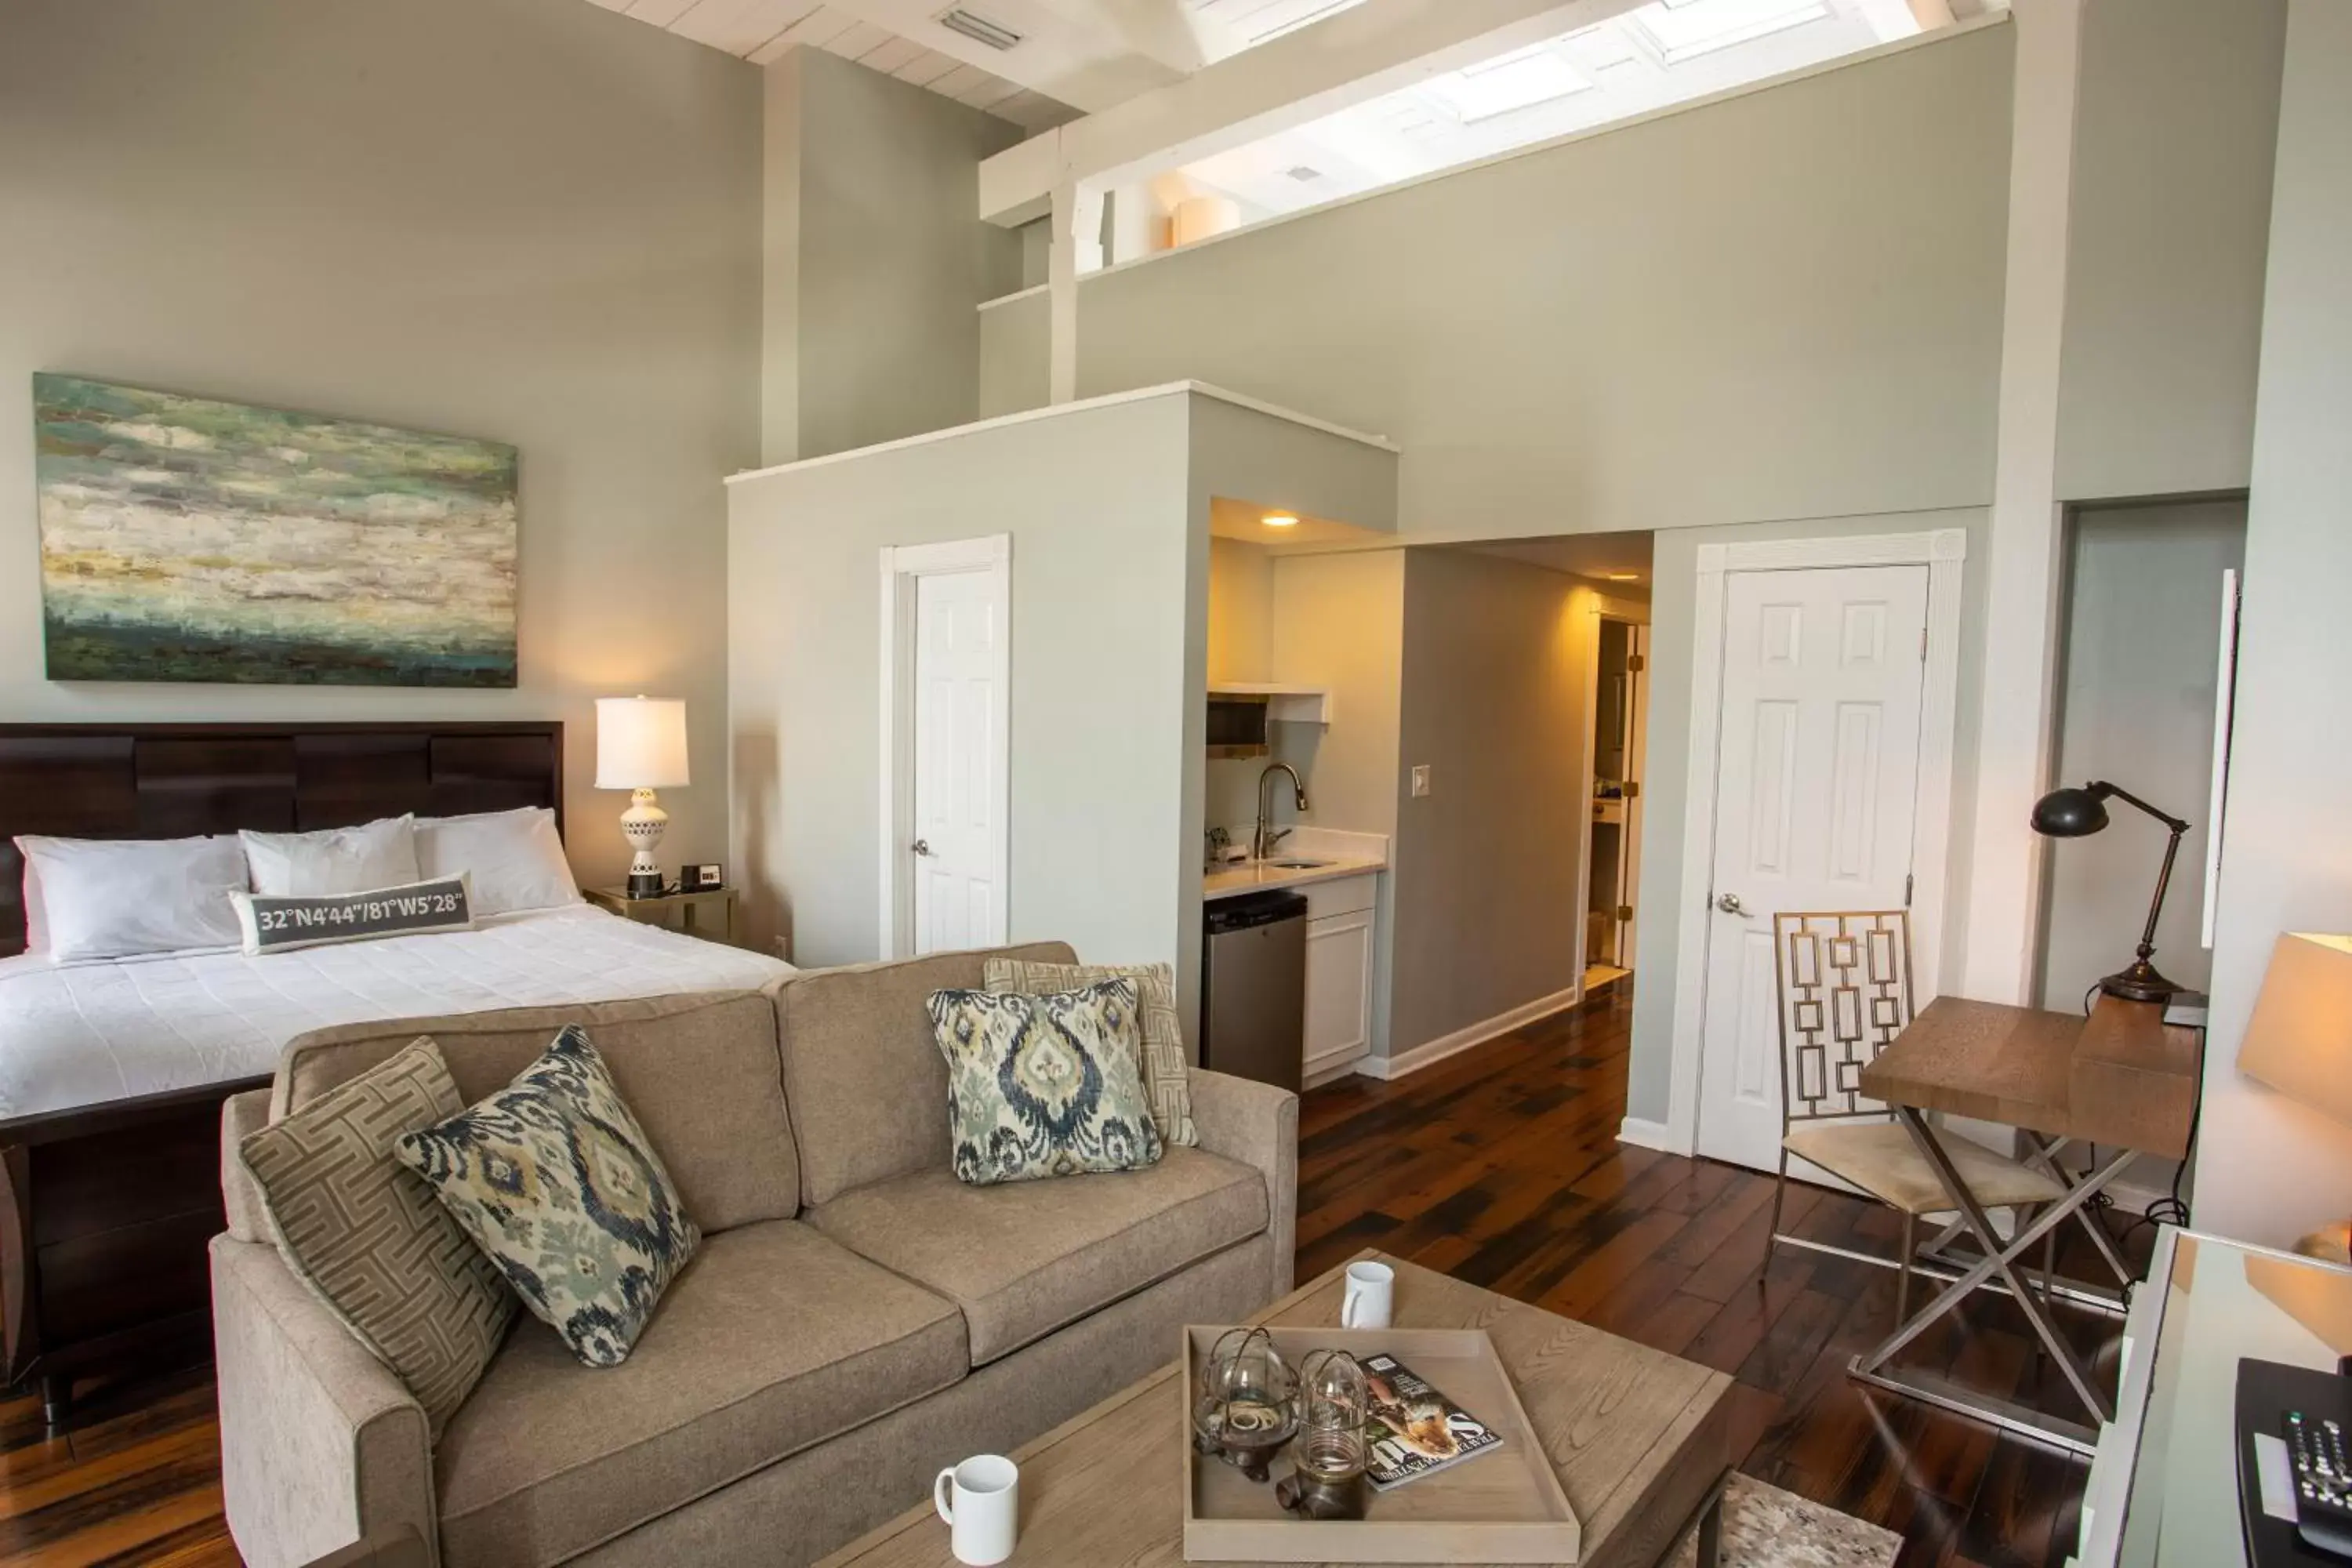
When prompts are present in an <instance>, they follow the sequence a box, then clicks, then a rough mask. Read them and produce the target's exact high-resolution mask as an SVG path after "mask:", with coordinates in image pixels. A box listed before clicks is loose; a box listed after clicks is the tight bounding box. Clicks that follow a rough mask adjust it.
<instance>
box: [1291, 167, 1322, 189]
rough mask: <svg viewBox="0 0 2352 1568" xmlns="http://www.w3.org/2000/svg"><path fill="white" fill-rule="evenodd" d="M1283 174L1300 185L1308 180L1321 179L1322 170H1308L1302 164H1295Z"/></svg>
mask: <svg viewBox="0 0 2352 1568" xmlns="http://www.w3.org/2000/svg"><path fill="white" fill-rule="evenodd" d="M1283 173H1284V174H1288V175H1289V176H1290V177H1291V178H1292V179H1294V180H1297V181H1298V182H1299V183H1300V184H1305V183H1306V182H1307V181H1308V180H1319V179H1321V178H1322V177H1323V171H1322V170H1320V169H1310V168H1308V167H1307V165H1306V164H1304V163H1298V164H1295V165H1293V166H1292V167H1290V168H1288V169H1285V170H1284V171H1283Z"/></svg>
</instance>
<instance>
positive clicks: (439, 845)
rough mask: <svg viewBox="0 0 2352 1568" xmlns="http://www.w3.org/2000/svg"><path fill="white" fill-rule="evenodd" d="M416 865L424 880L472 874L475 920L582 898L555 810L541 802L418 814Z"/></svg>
mask: <svg viewBox="0 0 2352 1568" xmlns="http://www.w3.org/2000/svg"><path fill="white" fill-rule="evenodd" d="M416 869H417V871H418V873H419V875H420V878H421V879H423V880H425V881H434V880H437V879H440V878H443V877H455V876H457V874H458V873H460V872H463V873H465V874H466V875H467V877H469V878H471V879H472V882H473V895H474V917H475V918H476V919H477V920H478V919H480V918H481V917H482V916H484V915H510V914H514V913H517V912H518V911H520V910H551V909H556V908H560V907H561V906H562V905H565V904H576V903H579V902H581V901H582V900H581V897H580V884H579V883H578V882H577V881H576V880H574V879H573V878H572V862H571V861H569V860H567V859H565V858H563V836H562V834H560V833H558V832H556V830H555V813H553V812H551V811H550V810H548V809H547V808H546V807H545V806H543V805H526V806H522V807H520V808H518V809H516V810H514V811H484V812H477V813H476V814H474V815H473V816H420V817H418V818H417V819H416ZM412 880H414V879H412Z"/></svg>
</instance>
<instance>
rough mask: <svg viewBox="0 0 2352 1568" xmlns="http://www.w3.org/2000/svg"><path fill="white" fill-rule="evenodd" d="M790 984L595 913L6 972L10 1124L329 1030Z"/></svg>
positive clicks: (778, 965) (2, 1084) (687, 941)
mask: <svg viewBox="0 0 2352 1568" xmlns="http://www.w3.org/2000/svg"><path fill="white" fill-rule="evenodd" d="M789 973H792V966H791V965H790V964H787V963H782V962H781V961H779V960H776V959H772V958H766V957H762V956H761V954H759V953H755V952H744V951H743V950H741V949H740V948H732V947H722V946H720V945H719V944H718V943H716V942H704V941H702V940H701V939H699V938H697V937H689V936H681V935H679V934H678V933H677V932H676V931H664V930H662V929H660V928H658V927H656V926H646V925H639V924H636V923H635V922H634V921H626V920H623V919H622V918H621V917H619V916H618V915H612V914H607V913H605V912H604V910H598V909H594V908H591V907H588V906H584V905H581V906H574V907H572V908H569V909H560V910H535V911H533V912H531V913H528V914H519V915H507V916H501V917H498V918H495V919H491V920H488V921H484V922H483V923H482V924H481V926H479V927H478V929H476V930H473V931H449V932H445V933H440V934H436V935H426V936H399V937H386V938H384V939H383V940H382V941H379V942H351V943H348V944H345V945H341V946H336V947H313V948H305V949H303V950H302V951H300V952H278V953H268V954H264V955H262V956H259V957H253V958H248V957H247V956H246V955H245V954H243V953H241V952H212V953H201V954H192V955H185V956H173V955H169V954H161V955H154V956H148V957H141V958H125V959H112V960H106V961H99V962H90V963H65V964H58V963H50V962H49V961H48V960H47V959H46V958H43V957H39V956H36V955H33V954H26V955H24V956H22V957H18V958H7V959H0V1119H5V1118H10V1117H17V1116H30V1115H33V1114H35V1113H37V1112H40V1111H47V1110H71V1109H76V1108H79V1107H83V1106H89V1105H96V1104H100V1103H102V1102H104V1101H107V1100H122V1099H127V1098H130V1097H131V1096H134V1095H142V1094H158V1093H161V1092H163V1091H164V1090H166V1089H192V1088H194V1087H196V1086H197V1085H200V1084H207V1083H219V1082H224V1081H226V1080H228V1079H239V1078H248V1077H251V1076H253V1075H255V1074H257V1073H266V1072H269V1071H271V1070H273V1069H274V1068H276V1067H277V1065H278V1051H279V1048H280V1047H283V1046H284V1045H285V1044H286V1043H287V1042H288V1041H289V1040H291V1039H293V1038H294V1037H296V1036H298V1035H301V1034H305V1033H307V1032H309V1031H310V1030H312V1029H318V1028H323V1027H325V1026H328V1025H330V1024H352V1023H359V1022H362V1021H364V1020H367V1019H371V1018H412V1017H426V1016H436V1015H441V1014H450V1013H480V1012H488V1011H489V1010H491V1009H494V1008H499V1007H537V1006H560V1005H565V1004H570V1003H588V1002H612V1001H618V1000H620V999H622V998H625V997H631V996H662V995H667V994H672V993H675V992H681V991H736V990H750V989H754V988H756V987H758V986H761V985H764V984H767V983H768V982H769V981H771V980H773V979H775V978H776V977H777V976H779V975H782V974H789Z"/></svg>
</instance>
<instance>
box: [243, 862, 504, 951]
mask: <svg viewBox="0 0 2352 1568" xmlns="http://www.w3.org/2000/svg"><path fill="white" fill-rule="evenodd" d="M229 901H230V902H231V903H232V904H234V905H235V906H236V923H237V927H238V929H239V931H241V932H242V933H243V935H244V938H245V951H246V952H249V953H264V952H293V951H294V950H295V949H296V948H298V947H323V946H325V945H326V944H327V943H329V942H370V941H373V939H375V938H377V937H380V936H421V935H425V934H428V933H430V932H434V931H471V930H473V929H474V910H473V901H474V900H473V894H472V893H471V891H470V890H469V889H467V886H466V879H465V878H463V877H452V878H449V879H447V880H446V881H440V882H411V883H410V884H408V886H406V887H404V888H378V889H375V890H374V891H373V892H370V893H337V894H333V895H331V896H330V897H326V898H317V899H294V898H285V899H277V898H267V897H264V896H263V895H262V894H259V893H232V894H230V895H229Z"/></svg>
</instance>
